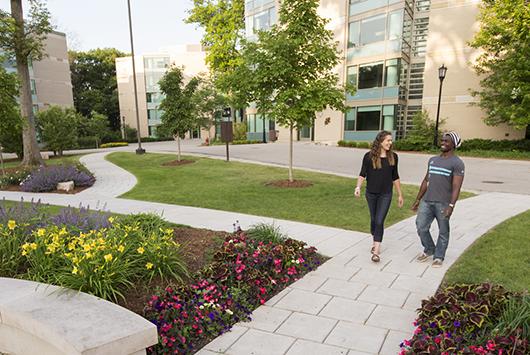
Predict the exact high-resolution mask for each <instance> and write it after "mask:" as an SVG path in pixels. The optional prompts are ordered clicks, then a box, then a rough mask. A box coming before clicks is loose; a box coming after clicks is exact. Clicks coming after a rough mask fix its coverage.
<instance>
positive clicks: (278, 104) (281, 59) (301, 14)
mask: <svg viewBox="0 0 530 355" xmlns="http://www.w3.org/2000/svg"><path fill="white" fill-rule="evenodd" d="M318 6H319V1H318V0H284V1H282V3H281V6H280V11H279V12H280V24H279V25H276V26H273V27H272V29H271V30H270V31H267V32H263V31H262V32H260V33H259V34H258V37H259V39H258V41H257V42H246V43H245V44H244V51H243V60H244V64H243V65H242V66H240V68H239V72H238V73H237V74H236V76H237V80H232V83H238V82H239V83H241V84H242V85H244V86H243V88H239V89H238V91H239V92H240V93H243V94H244V92H245V91H248V92H249V93H250V98H251V99H252V100H254V101H255V102H256V105H257V108H258V111H259V112H261V113H262V114H267V115H269V116H270V117H271V118H272V119H274V120H275V121H276V122H277V123H279V124H280V125H281V126H283V127H287V128H289V181H290V182H292V181H293V131H294V130H295V129H301V128H302V127H303V126H309V125H312V124H313V120H314V119H315V113H316V112H319V111H323V110H324V109H326V108H328V107H330V108H333V109H338V110H341V111H345V109H346V107H345V105H344V90H345V89H346V88H340V87H339V85H338V75H337V74H336V73H334V72H333V69H334V68H335V67H336V66H337V64H338V63H339V60H340V57H339V53H338V51H337V43H336V42H334V41H333V33H332V32H331V31H329V30H326V29H325V25H326V23H327V20H325V19H323V18H321V17H320V16H319V15H318V14H317V8H318ZM243 78H245V80H242V79H243ZM347 89H348V90H349V91H350V88H349V87H348V88H347Z"/></svg>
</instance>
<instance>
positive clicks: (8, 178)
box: [0, 168, 31, 188]
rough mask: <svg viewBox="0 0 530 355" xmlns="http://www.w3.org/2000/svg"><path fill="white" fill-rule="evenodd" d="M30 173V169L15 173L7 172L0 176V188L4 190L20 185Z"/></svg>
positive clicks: (22, 169)
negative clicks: (10, 186)
mask: <svg viewBox="0 0 530 355" xmlns="http://www.w3.org/2000/svg"><path fill="white" fill-rule="evenodd" d="M30 173H31V170H30V169H27V168H20V169H17V170H15V171H10V172H7V173H6V174H5V175H2V176H0V188H5V187H7V186H9V185H20V183H21V182H22V181H24V179H26V178H27V177H28V176H29V175H30Z"/></svg>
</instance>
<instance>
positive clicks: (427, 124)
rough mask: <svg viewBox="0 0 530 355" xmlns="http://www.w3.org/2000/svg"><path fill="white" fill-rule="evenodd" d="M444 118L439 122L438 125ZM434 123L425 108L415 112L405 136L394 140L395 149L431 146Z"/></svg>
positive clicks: (418, 149) (422, 148) (428, 147)
mask: <svg viewBox="0 0 530 355" xmlns="http://www.w3.org/2000/svg"><path fill="white" fill-rule="evenodd" d="M444 122H445V120H443V119H442V120H441V121H440V122H439V127H441V126H442V125H443V124H444ZM435 125H436V123H435V122H434V120H431V119H430V118H429V114H428V113H427V111H426V110H423V111H421V112H418V113H416V114H415V115H414V116H413V117H412V129H411V130H410V131H409V132H407V136H406V137H405V138H403V139H400V140H398V141H396V142H394V148H395V149H396V150H412V151H421V150H429V149H431V148H432V143H433V134H434V127H435Z"/></svg>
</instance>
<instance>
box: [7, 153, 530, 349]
mask: <svg viewBox="0 0 530 355" xmlns="http://www.w3.org/2000/svg"><path fill="white" fill-rule="evenodd" d="M105 154H107V153H97V154H92V155H87V156H84V157H83V158H82V159H81V160H82V162H83V163H85V164H86V165H87V167H88V168H89V169H90V170H92V171H93V172H94V173H95V174H96V176H97V177H98V182H97V183H96V184H95V185H94V186H93V187H92V188H90V189H87V190H85V191H83V192H81V193H79V194H77V195H61V194H31V193H17V192H8V191H0V198H2V197H5V198H6V199H9V200H19V199H20V198H21V197H23V198H24V199H25V200H30V199H41V200H42V202H45V203H50V204H56V205H64V206H67V205H72V206H76V205H79V204H83V205H87V204H89V205H90V206H91V207H93V208H96V207H99V208H105V209H107V210H110V211H113V212H117V213H138V212H155V213H163V215H164V217H165V218H166V219H167V220H169V221H171V222H175V223H181V224H187V225H190V226H194V227H202V228H209V229H214V230H227V231H231V230H232V223H233V222H235V221H236V220H238V221H239V222H240V224H241V226H242V227H243V228H246V227H248V226H250V225H252V224H254V223H257V222H274V223H275V224H276V225H279V226H280V227H281V229H282V230H283V231H284V232H286V233H287V234H289V235H290V236H291V237H293V238H296V239H299V240H303V241H305V242H307V243H308V244H310V245H315V246H316V247H317V248H318V249H319V251H320V252H321V253H322V254H324V255H327V256H329V257H331V259H330V260H329V261H328V262H326V263H325V264H324V265H322V266H321V267H320V268H319V269H318V270H317V271H315V272H312V273H310V274H308V275H306V276H305V277H304V278H302V279H301V280H299V281H298V282H296V283H294V284H292V285H291V286H290V287H288V288H287V289H286V290H284V291H283V292H281V293H280V294H278V295H277V296H275V297H274V298H272V299H271V300H269V301H268V302H267V303H266V304H265V305H264V306H261V307H259V308H258V309H257V310H256V311H255V312H254V313H253V316H252V318H253V320H252V321H251V322H248V323H240V324H238V325H236V326H235V327H234V328H233V330H232V331H231V332H229V333H227V334H225V335H223V336H221V337H219V338H217V339H216V340H214V341H213V342H211V343H210V344H208V345H207V346H206V347H205V348H204V349H203V350H201V351H200V352H199V354H201V355H208V354H209V355H211V354H232V355H248V354H256V355H258V354H264V355H265V354H266V355H275V354H288V355H294V354H304V355H310V354H315V355H316V354H318V355H321V354H326V355H327V354H330V355H331V354H349V355H355V354H396V353H397V352H398V350H399V349H398V344H399V343H400V342H401V341H402V340H403V339H405V338H410V336H411V332H412V330H413V327H412V322H413V321H414V319H415V316H416V313H415V309H417V308H418V307H419V306H420V302H421V299H423V298H426V297H428V296H430V295H432V294H433V293H434V292H435V290H436V289H437V287H438V286H439V284H440V282H441V280H442V278H443V275H444V273H445V271H446V270H447V268H448V267H449V266H450V265H451V264H452V263H454V261H455V260H456V259H457V258H458V256H459V255H460V254H461V253H462V252H463V251H464V250H465V249H466V248H467V247H468V246H469V245H471V244H472V243H473V242H474V241H475V240H476V239H477V238H478V237H480V236H481V235H482V234H484V233H485V232H486V231H488V230H489V229H490V228H492V227H493V226H495V225H497V224H498V223H500V222H502V221H504V220H505V219H507V218H510V217H512V216H514V215H516V214H518V213H521V212H523V211H525V210H526V209H528V206H530V196H528V195H515V194H509V193H485V194H482V195H479V196H477V197H474V198H470V199H466V200H463V201H460V202H459V203H458V205H457V208H456V210H455V212H454V214H453V217H452V223H451V224H452V226H453V228H452V231H451V242H450V244H449V250H448V253H447V258H446V262H445V264H444V266H443V267H442V268H440V269H433V268H431V267H430V264H428V263H418V262H416V261H415V260H414V258H415V256H416V255H417V254H418V253H419V252H420V246H419V241H418V238H417V236H416V231H415V225H414V218H409V219H407V220H404V221H401V222H399V223H397V224H395V225H393V226H391V227H390V228H388V229H387V230H386V232H385V240H384V243H383V249H382V254H381V259H382V260H381V262H380V263H379V264H375V263H372V262H371V261H370V259H369V248H370V245H371V240H370V236H369V235H367V234H365V233H359V232H353V231H347V230H341V229H337V228H329V227H323V226H318V225H311V224H306V223H298V222H292V221H284V220H273V219H271V218H264V217H258V216H251V215H245V214H240V213H232V212H224V211H217V210H208V209H202V208H194V207H185V206H175V205H167V204H161V203H152V202H143V201H135V200H127V199H120V198H117V196H118V195H120V194H122V193H124V192H125V191H127V190H129V189H130V188H131V187H132V186H134V184H135V183H136V179H135V178H134V176H132V175H131V174H130V173H128V172H127V171H125V170H123V169H121V168H118V167H116V166H115V165H113V164H111V163H109V162H107V161H105V160H104V159H103V157H104V155H105Z"/></svg>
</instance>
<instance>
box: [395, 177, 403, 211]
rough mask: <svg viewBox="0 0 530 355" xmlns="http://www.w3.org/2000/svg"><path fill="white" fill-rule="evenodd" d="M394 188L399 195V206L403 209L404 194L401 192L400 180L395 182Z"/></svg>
mask: <svg viewBox="0 0 530 355" xmlns="http://www.w3.org/2000/svg"><path fill="white" fill-rule="evenodd" d="M393 183H394V187H395V188H396V191H397V193H398V206H399V208H401V207H403V193H402V192H401V182H400V181H399V179H396V180H394V182H393Z"/></svg>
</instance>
